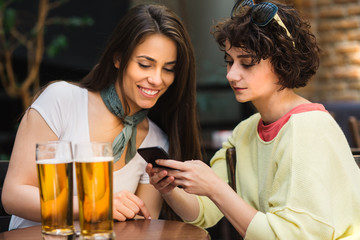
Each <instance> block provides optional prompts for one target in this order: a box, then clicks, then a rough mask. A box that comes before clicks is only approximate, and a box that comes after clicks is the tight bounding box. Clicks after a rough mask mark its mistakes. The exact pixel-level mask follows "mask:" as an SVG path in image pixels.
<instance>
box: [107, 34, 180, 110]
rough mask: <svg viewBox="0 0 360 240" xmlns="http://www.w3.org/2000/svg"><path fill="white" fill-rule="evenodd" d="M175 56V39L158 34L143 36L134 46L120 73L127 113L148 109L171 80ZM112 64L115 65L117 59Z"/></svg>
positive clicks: (116, 65) (172, 79)
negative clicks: (142, 39)
mask: <svg viewBox="0 0 360 240" xmlns="http://www.w3.org/2000/svg"><path fill="white" fill-rule="evenodd" d="M176 57H177V48H176V44H175V42H174V41H173V40H171V39H170V38H168V37H166V36H164V35H161V34H152V35H149V36H147V37H145V39H144V41H143V42H141V43H140V44H139V45H138V46H137V47H136V48H135V49H134V52H133V53H132V55H131V57H130V59H129V63H128V65H127V67H126V69H125V72H124V74H123V87H124V92H125V96H124V97H125V98H126V100H127V101H128V104H129V107H130V115H132V114H134V113H135V112H137V111H139V110H141V109H144V108H145V109H147V108H152V107H153V106H154V105H155V104H156V102H157V100H158V99H159V98H160V97H161V95H163V94H164V93H165V92H166V90H167V89H168V88H169V86H170V85H171V84H172V83H173V82H174V79H175V71H174V69H175V64H176ZM120 61H121V60H120ZM114 64H115V67H116V68H119V65H120V62H119V61H118V60H115V62H114Z"/></svg>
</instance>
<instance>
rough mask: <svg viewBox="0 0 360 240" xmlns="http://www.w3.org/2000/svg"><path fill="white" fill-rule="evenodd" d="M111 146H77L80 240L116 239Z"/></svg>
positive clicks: (104, 144) (96, 143)
mask: <svg viewBox="0 0 360 240" xmlns="http://www.w3.org/2000/svg"><path fill="white" fill-rule="evenodd" d="M113 159H114V158H113V155H112V146H111V143H100V142H87V143H79V144H76V145H75V159H74V160H75V169H76V182H77V189H78V198H79V222H80V229H81V232H80V239H114V238H115V234H114V232H113V210H112V209H113V206H112V205H113Z"/></svg>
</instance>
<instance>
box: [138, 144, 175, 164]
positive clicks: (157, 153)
mask: <svg viewBox="0 0 360 240" xmlns="http://www.w3.org/2000/svg"><path fill="white" fill-rule="evenodd" d="M137 152H138V153H139V154H140V156H142V157H143V158H144V160H145V161H146V162H148V163H151V164H152V165H153V167H158V168H167V167H163V166H160V165H157V164H156V163H155V160H156V159H169V158H170V156H169V155H168V154H167V152H166V151H165V150H164V149H163V148H162V147H159V146H155V147H146V148H139V149H138V150H137Z"/></svg>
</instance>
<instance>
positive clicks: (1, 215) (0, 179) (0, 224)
mask: <svg viewBox="0 0 360 240" xmlns="http://www.w3.org/2000/svg"><path fill="white" fill-rule="evenodd" d="M8 166H9V161H8V160H0V232H4V231H7V230H8V229H9V223H10V218H11V216H10V215H9V214H7V213H6V212H5V210H4V208H3V206H2V202H1V194H2V187H3V184H4V180H5V175H6V172H7V169H8Z"/></svg>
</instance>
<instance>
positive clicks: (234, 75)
mask: <svg viewBox="0 0 360 240" xmlns="http://www.w3.org/2000/svg"><path fill="white" fill-rule="evenodd" d="M226 79H227V80H228V81H229V82H233V81H238V80H240V71H239V69H237V68H236V67H235V66H234V65H233V66H231V67H230V68H229V69H228V71H227V74H226Z"/></svg>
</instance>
